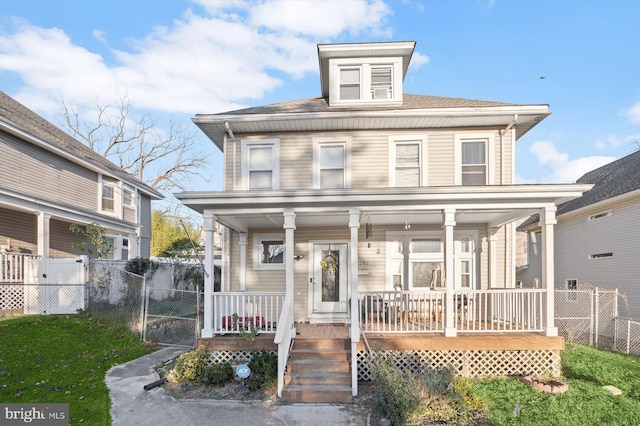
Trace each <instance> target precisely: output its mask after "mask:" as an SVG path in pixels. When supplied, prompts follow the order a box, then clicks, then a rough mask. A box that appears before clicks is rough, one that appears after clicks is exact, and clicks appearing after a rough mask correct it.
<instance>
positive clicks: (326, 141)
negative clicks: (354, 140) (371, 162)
mask: <svg viewBox="0 0 640 426" xmlns="http://www.w3.org/2000/svg"><path fill="white" fill-rule="evenodd" d="M325 145H341V146H343V147H344V167H343V170H344V188H346V189H349V188H351V137H350V136H346V137H338V136H336V137H314V138H313V159H312V162H313V167H312V169H313V188H314V189H323V188H321V186H320V172H321V171H322V169H321V168H320V149H321V148H322V146H325Z"/></svg>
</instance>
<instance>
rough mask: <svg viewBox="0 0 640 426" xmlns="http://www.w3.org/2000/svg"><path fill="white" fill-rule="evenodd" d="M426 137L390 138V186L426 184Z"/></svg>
mask: <svg viewBox="0 0 640 426" xmlns="http://www.w3.org/2000/svg"><path fill="white" fill-rule="evenodd" d="M426 146H427V144H426V137H415V138H414V137H411V138H405V137H402V138H398V137H393V136H392V137H390V138H389V186H391V187H411V186H426V184H427V179H426V175H427V173H426V172H427V170H426V161H425V160H424V157H425V152H426Z"/></svg>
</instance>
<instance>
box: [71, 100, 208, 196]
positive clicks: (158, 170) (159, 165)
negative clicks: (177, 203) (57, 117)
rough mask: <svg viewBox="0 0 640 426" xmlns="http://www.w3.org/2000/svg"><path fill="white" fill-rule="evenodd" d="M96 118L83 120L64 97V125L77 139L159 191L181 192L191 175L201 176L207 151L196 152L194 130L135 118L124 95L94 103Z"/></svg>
mask: <svg viewBox="0 0 640 426" xmlns="http://www.w3.org/2000/svg"><path fill="white" fill-rule="evenodd" d="M94 105H95V107H96V117H95V120H93V121H92V122H90V123H89V122H87V120H85V117H84V115H83V113H82V112H81V111H80V110H79V109H78V108H77V107H74V106H70V105H68V104H67V103H66V102H65V100H64V99H62V106H63V108H64V122H63V125H64V126H65V127H66V129H67V131H68V132H69V133H70V134H71V135H72V136H74V137H75V138H77V139H79V140H81V141H82V142H84V143H85V144H86V145H87V146H88V147H89V148H91V149H92V150H94V151H95V152H97V153H98V154H100V155H102V156H103V157H105V158H107V159H109V160H110V161H112V162H113V163H115V164H117V165H118V166H120V168H122V169H123V170H125V171H126V172H128V173H130V174H132V175H134V176H136V177H137V178H138V179H140V180H141V181H143V182H145V183H146V184H147V185H149V186H150V187H152V188H154V189H156V190H158V191H166V192H168V191H171V190H173V189H181V190H184V189H185V187H184V183H185V181H186V180H187V178H188V177H190V176H200V177H203V176H202V175H201V174H200V170H201V169H202V168H204V166H205V165H206V161H207V157H206V155H204V154H202V153H200V152H197V151H196V150H195V139H196V135H197V131H195V130H193V131H190V130H188V129H187V128H186V127H185V126H184V125H183V124H182V123H180V122H175V121H173V120H172V121H170V122H169V125H168V128H167V129H161V128H160V126H159V125H158V120H157V119H153V118H151V117H149V116H148V115H146V114H142V115H140V116H139V117H136V118H133V117H132V113H131V109H132V105H131V102H130V101H129V98H128V97H127V96H123V97H121V98H120V100H119V105H117V106H116V107H115V108H112V107H111V106H110V105H104V104H100V103H99V102H97V101H96V102H95V103H94Z"/></svg>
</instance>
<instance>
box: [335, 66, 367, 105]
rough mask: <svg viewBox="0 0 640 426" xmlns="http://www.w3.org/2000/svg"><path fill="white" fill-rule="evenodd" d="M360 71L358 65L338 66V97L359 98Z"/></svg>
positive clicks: (344, 98) (343, 98)
mask: <svg viewBox="0 0 640 426" xmlns="http://www.w3.org/2000/svg"><path fill="white" fill-rule="evenodd" d="M361 73H362V69H361V68H360V67H343V68H340V99H341V100H354V99H360V98H361V90H360V89H361V87H362V81H361Z"/></svg>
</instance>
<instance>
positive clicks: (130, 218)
mask: <svg viewBox="0 0 640 426" xmlns="http://www.w3.org/2000/svg"><path fill="white" fill-rule="evenodd" d="M122 219H123V220H124V221H125V222H129V223H136V209H132V208H130V207H123V208H122Z"/></svg>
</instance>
